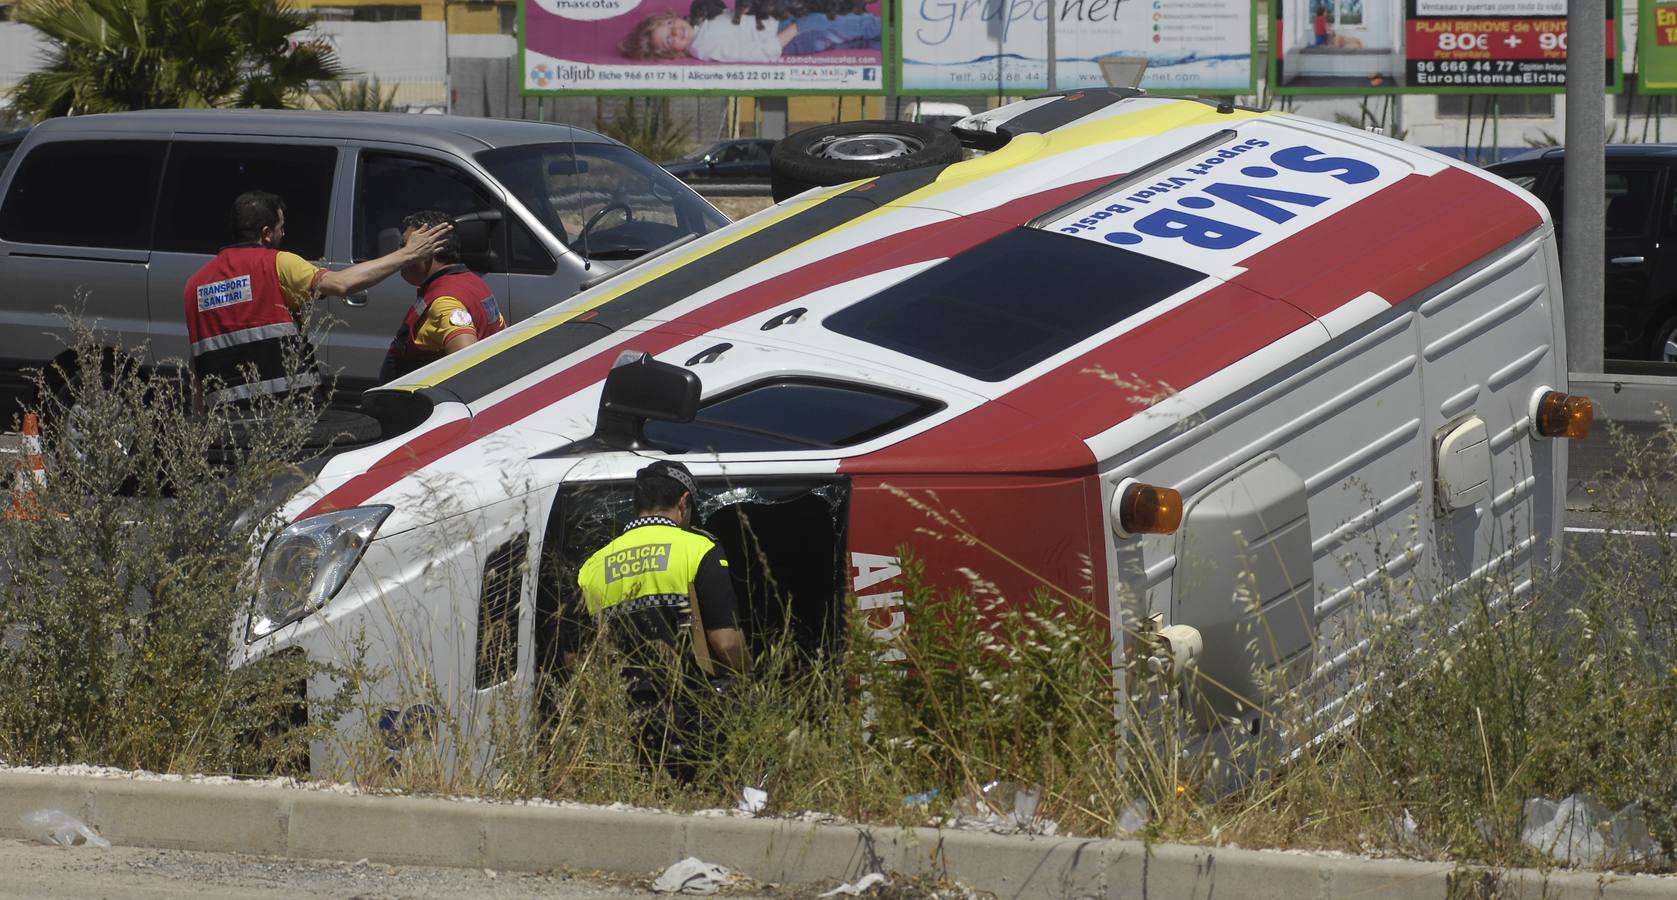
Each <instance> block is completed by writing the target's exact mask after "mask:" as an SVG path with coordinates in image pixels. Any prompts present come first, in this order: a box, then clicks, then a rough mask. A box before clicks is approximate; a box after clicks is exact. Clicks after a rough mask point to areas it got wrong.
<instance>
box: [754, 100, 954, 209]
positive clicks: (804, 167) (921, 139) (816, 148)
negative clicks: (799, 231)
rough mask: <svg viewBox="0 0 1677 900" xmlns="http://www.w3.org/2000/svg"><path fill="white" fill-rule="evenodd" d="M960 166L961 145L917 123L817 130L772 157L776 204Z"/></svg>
mask: <svg viewBox="0 0 1677 900" xmlns="http://www.w3.org/2000/svg"><path fill="white" fill-rule="evenodd" d="M960 161H961V142H960V141H958V140H956V139H955V135H953V134H950V133H949V132H948V131H945V130H942V129H938V128H933V127H932V126H930V125H924V124H921V123H919V122H891V121H886V120H877V121H865V122H841V123H838V124H834V125H817V126H816V127H814V128H806V129H804V130H803V131H800V132H797V133H796V134H791V135H788V136H786V137H785V138H782V139H781V140H780V142H779V143H777V144H775V145H774V150H773V152H771V153H770V154H769V185H770V189H771V191H772V192H773V193H774V199H775V201H776V202H779V201H781V200H785V199H786V198H787V197H791V196H794V195H796V194H800V193H803V192H804V191H807V190H809V189H810V188H813V187H825V186H828V185H834V184H845V183H848V182H851V181H857V180H859V179H862V178H872V177H874V176H876V175H885V174H888V173H890V172H902V171H905V170H908V169H919V168H923V167H925V166H945V165H949V164H950V163H957V162H960Z"/></svg>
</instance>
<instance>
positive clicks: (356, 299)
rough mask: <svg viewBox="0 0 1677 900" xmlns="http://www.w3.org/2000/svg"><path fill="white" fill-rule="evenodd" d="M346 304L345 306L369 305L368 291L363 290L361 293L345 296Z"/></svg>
mask: <svg viewBox="0 0 1677 900" xmlns="http://www.w3.org/2000/svg"><path fill="white" fill-rule="evenodd" d="M344 305H345V306H366V305H367V292H366V291H362V292H360V293H359V294H350V295H349V296H347V297H345V298H344Z"/></svg>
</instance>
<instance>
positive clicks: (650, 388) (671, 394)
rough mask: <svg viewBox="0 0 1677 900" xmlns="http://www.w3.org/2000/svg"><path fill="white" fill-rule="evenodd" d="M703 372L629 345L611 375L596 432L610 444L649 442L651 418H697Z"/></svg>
mask: <svg viewBox="0 0 1677 900" xmlns="http://www.w3.org/2000/svg"><path fill="white" fill-rule="evenodd" d="M703 389H704V388H703V385H701V384H700V383H699V376H698V375H695V374H693V373H692V372H691V371H689V370H687V369H684V368H682V367H680V366H677V365H671V364H670V363H667V362H659V361H658V360H656V359H653V358H652V357H651V356H650V355H649V354H646V353H642V352H640V351H638V350H625V351H624V352H623V355H621V356H619V357H618V358H617V362H616V363H614V364H613V365H612V367H611V372H610V373H609V374H607V375H606V384H605V389H604V390H602V391H601V392H600V411H599V415H598V416H597V417H596V419H595V426H594V437H595V439H596V440H598V441H600V442H601V443H603V444H605V445H606V446H608V447H614V448H617V449H619V450H641V449H644V448H645V447H646V423H647V422H648V421H649V420H653V419H656V420H658V421H660V422H691V421H693V417H694V416H695V415H698V412H699V395H700V393H701V392H702V391H703Z"/></svg>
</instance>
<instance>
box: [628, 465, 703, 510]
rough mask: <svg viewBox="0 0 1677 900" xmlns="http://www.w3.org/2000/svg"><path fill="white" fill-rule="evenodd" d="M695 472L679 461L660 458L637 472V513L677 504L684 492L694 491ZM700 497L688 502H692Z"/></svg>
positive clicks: (667, 507)
mask: <svg viewBox="0 0 1677 900" xmlns="http://www.w3.org/2000/svg"><path fill="white" fill-rule="evenodd" d="M693 487H694V485H693V473H691V472H689V471H687V467H686V466H684V465H682V464H681V463H678V462H665V461H663V460H659V461H658V462H655V463H653V464H652V465H650V466H647V467H646V468H644V469H641V470H640V471H639V472H636V473H635V514H636V515H641V514H644V513H649V512H652V511H653V510H655V509H669V508H670V507H672V506H675V504H676V501H678V500H680V499H681V495H682V494H691V493H693ZM697 499H698V498H697V497H695V498H693V500H689V501H687V502H689V503H692V502H694V500H697Z"/></svg>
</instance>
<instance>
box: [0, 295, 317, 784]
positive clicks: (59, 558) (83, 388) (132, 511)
mask: <svg viewBox="0 0 1677 900" xmlns="http://www.w3.org/2000/svg"><path fill="white" fill-rule="evenodd" d="M72 333H73V345H72V349H73V350H75V351H76V355H75V359H76V363H74V364H73V365H72V366H70V370H69V371H52V372H47V373H42V377H41V379H40V384H39V387H40V389H41V390H40V394H41V397H42V400H41V405H40V408H39V413H40V415H41V418H42V419H43V420H44V421H45V422H46V423H47V427H46V433H45V441H44V458H45V464H46V471H47V476H46V478H47V480H46V483H45V484H44V485H38V486H33V487H31V488H29V489H28V490H27V493H20V494H18V495H17V496H18V500H17V506H16V507H15V509H14V513H13V514H12V515H9V516H5V517H0V547H4V548H5V549H4V550H3V551H0V684H4V685H5V690H4V691H3V692H0V759H4V760H5V761H6V762H8V763H12V764H41V763H68V762H76V763H96V764H103V765H113V766H122V767H128V768H146V769H155V770H160V771H170V772H271V771H275V770H276V769H286V768H288V766H289V765H290V764H291V763H293V762H294V761H295V759H296V758H297V757H298V756H299V754H300V753H302V751H303V750H304V749H305V748H306V741H307V738H308V735H309V733H310V729H308V728H301V727H294V726H293V725H292V724H291V723H292V719H293V715H294V713H297V712H298V711H297V710H296V709H295V704H296V703H297V702H298V701H297V697H296V694H295V690H294V687H295V685H297V684H298V683H299V682H301V681H302V680H304V679H306V678H308V677H309V676H310V675H311V674H313V673H314V672H315V671H316V670H317V669H318V664H317V663H310V662H308V661H306V660H302V659H299V658H296V657H291V656H281V657H276V658H275V659H273V660H271V661H268V662H266V663H264V664H262V665H258V666H253V667H249V668H246V669H242V670H238V671H229V669H228V653H229V648H230V646H231V643H230V642H231V641H234V640H240V639H242V624H243V620H242V618H241V617H240V615H239V613H240V612H241V611H242V609H243V608H244V604H245V602H246V597H245V594H244V590H243V585H244V581H243V579H244V577H245V566H246V564H247V563H248V562H249V560H250V558H251V554H252V552H253V550H254V549H256V547H258V546H259V545H258V544H257V543H256V541H257V540H258V539H259V535H263V534H266V533H267V530H268V529H267V528H265V527H264V526H265V525H266V524H268V522H269V520H270V517H271V516H272V515H273V513H274V512H275V509H274V507H275V505H276V503H277V501H278V500H279V499H283V498H276V497H274V496H272V494H273V490H274V488H275V485H276V484H279V483H285V482H286V481H287V480H289V481H290V482H291V483H294V484H295V483H300V482H301V478H300V475H301V473H300V472H297V470H296V468H295V466H294V465H293V464H292V463H291V460H293V459H296V458H297V457H298V455H299V451H300V449H301V447H302V446H303V443H304V441H305V440H306V438H307V437H308V435H309V434H310V431H311V429H312V427H313V424H314V422H315V419H316V414H317V411H318V410H317V408H316V407H315V405H314V403H313V401H311V400H307V399H292V400H283V401H274V402H272V403H270V404H267V405H265V406H262V407H259V408H257V409H255V410H253V411H252V412H251V414H249V415H246V414H235V413H232V412H230V411H227V410H212V411H211V412H210V413H208V414H206V415H203V416H194V415H191V414H190V413H189V411H188V409H187V406H186V403H187V392H186V391H185V389H184V386H183V385H182V384H181V383H180V381H179V380H178V379H176V378H174V377H170V376H169V375H167V374H162V373H159V372H153V371H146V370H142V369H141V368H140V367H139V365H138V364H137V363H136V362H135V361H134V359H133V358H132V357H129V356H126V355H124V354H122V353H120V352H109V351H105V350H102V349H101V346H100V343H99V341H98V340H97V339H96V337H95V335H94V334H93V333H92V332H91V331H90V330H88V329H87V328H86V327H83V326H82V325H80V324H78V323H73V324H72ZM16 427H17V425H16V423H15V422H14V423H12V430H16ZM212 460H219V462H212ZM22 464H23V463H22V461H21V460H20V461H19V466H21V465H22ZM8 474H11V473H8ZM288 475H290V476H292V477H291V478H290V479H287V476H288ZM13 481H14V489H16V490H19V491H20V492H21V491H24V490H25V486H26V485H27V484H28V480H27V474H26V473H25V474H21V475H19V476H18V477H17V478H14V479H13ZM322 712H324V711H320V710H317V711H315V715H314V717H313V718H312V719H311V720H310V721H313V722H314V723H315V725H314V728H316V729H318V728H321V727H324V726H325V725H326V724H327V722H326V721H323V720H322V716H321V715H320V714H321V713H322ZM302 718H303V717H302V716H301V715H298V716H297V721H299V722H300V721H301V720H302Z"/></svg>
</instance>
